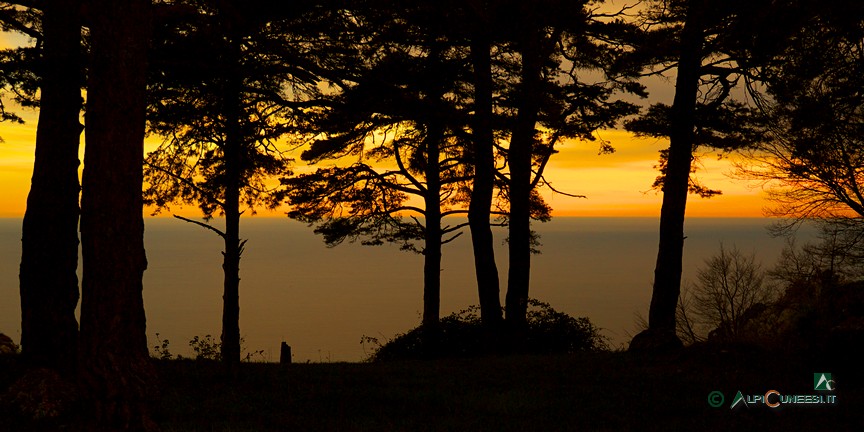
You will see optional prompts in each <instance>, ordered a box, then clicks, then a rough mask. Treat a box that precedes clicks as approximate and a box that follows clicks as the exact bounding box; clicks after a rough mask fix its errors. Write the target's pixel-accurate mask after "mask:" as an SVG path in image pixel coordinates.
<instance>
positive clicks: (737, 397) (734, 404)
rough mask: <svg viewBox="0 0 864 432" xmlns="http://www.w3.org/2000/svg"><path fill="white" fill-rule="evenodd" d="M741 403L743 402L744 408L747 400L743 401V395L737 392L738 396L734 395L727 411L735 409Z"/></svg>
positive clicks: (739, 391)
mask: <svg viewBox="0 0 864 432" xmlns="http://www.w3.org/2000/svg"><path fill="white" fill-rule="evenodd" d="M741 402H744V406H747V399H744V394H742V393H741V390H738V394H736V395H735V399H733V400H732V406H730V407H729V409H733V408H735V406H736V405H738V404H739V403H741Z"/></svg>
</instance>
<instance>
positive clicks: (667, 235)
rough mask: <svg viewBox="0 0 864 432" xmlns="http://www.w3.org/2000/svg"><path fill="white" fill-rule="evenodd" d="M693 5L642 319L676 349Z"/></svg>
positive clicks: (689, 141) (698, 26) (695, 40)
mask: <svg viewBox="0 0 864 432" xmlns="http://www.w3.org/2000/svg"><path fill="white" fill-rule="evenodd" d="M698 3H700V2H699V1H690V2H689V4H688V10H687V19H686V22H685V24H684V29H683V30H682V33H681V53H680V57H679V62H678V77H677V80H676V83H675V99H674V101H673V103H672V125H671V131H670V134H669V159H668V161H667V165H666V178H665V180H664V182H663V206H662V208H661V210H660V245H659V248H658V252H657V265H656V267H655V269H654V290H653V294H652V297H651V309H650V311H649V315H648V326H649V330H650V331H651V332H652V333H653V334H657V335H660V336H661V337H663V338H664V339H665V340H667V341H671V343H673V344H676V345H677V344H680V341H679V342H678V343H675V341H676V340H677V337H676V336H675V308H676V306H677V304H678V296H679V294H680V292H681V267H682V259H683V253H684V214H685V211H686V207H687V193H688V185H689V179H690V167H691V162H692V159H693V133H694V131H693V129H694V122H695V119H694V117H695V112H696V94H697V90H698V86H699V76H700V67H701V63H702V44H703V34H702V33H703V29H702V22H701V21H702V19H701V17H700V15H701V8H700V6H699V4H698ZM636 342H637V339H635V338H634V343H636ZM658 343H659V344H661V345H666V344H667V343H664V342H653V343H652V345H657V344H658ZM631 346H632V345H631Z"/></svg>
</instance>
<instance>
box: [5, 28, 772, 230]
mask: <svg viewBox="0 0 864 432" xmlns="http://www.w3.org/2000/svg"><path fill="white" fill-rule="evenodd" d="M25 43H27V39H26V37H23V36H20V35H10V34H9V33H3V34H0V47H4V48H5V47H11V46H16V45H21V44H25ZM649 81H650V82H648V85H649V90H650V91H651V94H652V97H651V98H650V99H649V101H650V102H657V101H662V102H666V103H669V102H671V101H670V100H669V99H671V94H672V93H673V90H672V87H673V86H672V83H671V82H670V80H669V79H667V78H658V77H653V78H652V79H651V80H649ZM4 102H5V103H6V105H7V108H9V109H11V110H12V111H13V112H15V113H17V114H18V115H20V116H22V117H23V118H24V119H25V121H26V123H25V124H23V125H19V124H11V123H0V138H2V139H3V142H0V184H2V192H0V217H21V216H23V214H24V210H25V206H26V200H27V192H28V191H29V187H30V176H31V175H32V169H33V152H34V143H35V140H36V125H37V119H38V114H37V113H36V112H35V111H34V110H31V109H21V108H19V107H17V106H14V105H13V104H12V103H10V102H9V101H4ZM598 136H599V137H600V138H602V139H603V140H606V141H609V142H611V144H612V145H613V147H615V148H616V150H617V151H616V152H615V153H614V154H609V155H598V154H597V152H598V148H599V144H598V143H597V142H578V141H569V142H565V143H563V144H562V145H559V146H558V150H559V151H560V153H559V154H556V155H555V156H553V158H552V160H551V161H550V163H549V166H548V167H547V171H546V178H547V180H548V181H549V182H551V183H552V185H553V186H554V187H555V188H556V189H558V190H561V191H564V192H568V193H573V194H582V195H586V196H587V198H585V199H578V198H572V197H568V196H565V195H561V194H556V193H553V192H551V191H549V190H548V189H544V190H543V191H542V193H543V195H544V196H545V197H546V199H547V201H548V202H549V204H550V205H551V206H552V208H553V209H554V212H553V214H554V215H556V216H593V217H610V216H611V217H615V216H647V217H656V216H659V214H660V203H661V199H662V196H661V195H660V194H659V193H657V192H656V191H653V190H651V183H652V182H653V181H654V178H655V177H656V176H657V171H656V170H655V169H654V165H656V163H657V156H658V151H659V150H660V149H661V148H664V147H666V146H667V145H668V142H667V141H665V140H657V139H653V138H651V139H639V138H636V137H634V136H632V135H631V134H629V133H627V132H624V131H618V130H607V131H600V132H599V133H598ZM147 141H148V145H147V150H148V151H149V150H152V149H153V148H155V147H156V145H158V142H159V139H158V138H156V137H152V138H149V139H148V140H147ZM83 143H84V140H83V134H82V140H81V144H82V145H81V148H82V153H81V157H82V159H83V147H84V146H83ZM296 159H298V160H299V158H296ZM301 164H302V162H301ZM298 168H299V169H298V171H303V170H304V168H300V167H298ZM731 170H732V166H731V164H730V162H729V161H728V160H722V161H717V160H716V158H713V157H705V158H703V159H702V165H701V166H700V169H699V172H698V174H697V175H698V176H699V178H700V180H702V181H703V183H705V184H706V185H707V186H709V187H711V188H713V189H720V190H722V191H723V195H721V196H717V197H714V198H711V199H702V198H698V197H696V196H691V197H690V198H689V200H688V205H687V215H688V216H696V217H760V216H762V215H763V207H765V206H766V204H767V203H766V202H765V201H764V199H763V195H762V192H761V190H759V189H752V188H751V186H752V185H748V184H747V183H745V182H743V181H740V180H739V181H733V180H731V179H730V178H729V177H728V176H727V174H728V173H729V172H730V171H731ZM180 208H181V207H177V208H175V210H178V209H180ZM195 211H196V210H195V209H194V206H187V207H186V208H185V209H184V213H193V212H195ZM149 213H150V212H149V211H148V212H147V214H149ZM166 214H167V213H165V212H163V215H166ZM259 215H260V216H268V215H269V216H282V212H281V211H279V212H273V213H268V212H266V211H260V212H259ZM189 216H190V217H195V216H196V215H195V214H190V215H189Z"/></svg>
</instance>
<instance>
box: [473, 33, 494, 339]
mask: <svg viewBox="0 0 864 432" xmlns="http://www.w3.org/2000/svg"><path fill="white" fill-rule="evenodd" d="M490 49H491V48H490V42H489V40H488V35H486V34H485V33H484V32H483V31H482V30H481V31H478V32H477V34H475V36H474V39H473V40H472V43H471V60H472V65H473V66H474V143H473V144H474V149H473V150H474V151H473V153H474V184H473V186H472V188H471V201H470V203H469V204H468V226H469V228H470V230H471V244H472V246H473V250H474V270H475V273H476V275H477V292H478V295H479V298H480V320H481V322H482V323H483V325H485V326H487V327H491V328H496V327H498V326H499V325H500V324H501V321H502V317H501V298H500V293H499V281H498V267H497V266H496V265H495V249H494V240H493V237H492V227H491V226H490V222H491V221H490V219H491V216H492V214H491V209H492V195H493V192H494V181H495V156H494V149H495V137H494V133H493V129H492V109H493V108H492V61H491V59H490V57H489V56H490Z"/></svg>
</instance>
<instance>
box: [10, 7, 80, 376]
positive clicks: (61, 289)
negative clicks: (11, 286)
mask: <svg viewBox="0 0 864 432" xmlns="http://www.w3.org/2000/svg"><path fill="white" fill-rule="evenodd" d="M80 7H81V5H80V1H78V0H52V1H47V2H45V4H44V6H43V10H42V12H43V18H42V28H43V33H44V37H45V38H44V44H43V55H42V63H41V65H40V70H39V74H40V76H41V78H42V86H41V97H40V109H39V126H38V128H37V130H36V158H35V162H34V164H33V178H32V181H31V186H30V194H29V195H28V196H27V211H26V212H25V213H24V226H23V229H22V238H21V246H22V254H21V269H20V274H19V277H20V283H21V284H20V289H21V346H22V349H23V352H22V354H23V355H24V358H25V360H26V362H27V363H28V364H30V365H33V366H39V367H49V368H53V369H56V370H59V371H61V372H63V373H65V374H71V373H73V372H74V371H75V368H76V352H77V343H78V322H77V320H76V319H75V306H76V305H77V304H78V276H77V274H76V273H75V272H76V271H77V269H78V193H79V190H80V187H79V185H78V163H79V161H78V142H79V140H80V135H81V123H80V122H79V120H78V116H79V114H80V113H81V84H82V83H81V20H80V18H79V9H80Z"/></svg>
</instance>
